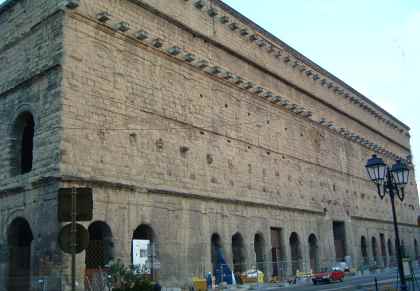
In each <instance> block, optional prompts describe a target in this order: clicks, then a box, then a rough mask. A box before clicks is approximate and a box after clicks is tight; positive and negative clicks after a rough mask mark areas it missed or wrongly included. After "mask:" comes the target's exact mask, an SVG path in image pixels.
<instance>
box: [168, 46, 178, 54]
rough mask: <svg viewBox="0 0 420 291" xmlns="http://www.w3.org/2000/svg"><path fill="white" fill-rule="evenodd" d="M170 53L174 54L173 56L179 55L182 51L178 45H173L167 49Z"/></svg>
mask: <svg viewBox="0 0 420 291" xmlns="http://www.w3.org/2000/svg"><path fill="white" fill-rule="evenodd" d="M167 52H168V54H170V55H172V56H177V55H179V54H180V53H181V48H179V47H177V46H173V47H170V48H168V50H167Z"/></svg>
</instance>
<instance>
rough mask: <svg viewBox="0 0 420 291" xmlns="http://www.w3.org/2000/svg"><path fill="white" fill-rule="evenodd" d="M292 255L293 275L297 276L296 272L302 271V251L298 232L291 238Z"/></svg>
mask: <svg viewBox="0 0 420 291" xmlns="http://www.w3.org/2000/svg"><path fill="white" fill-rule="evenodd" d="M289 245H290V254H291V256H290V257H291V259H292V274H296V271H298V270H302V251H301V247H300V240H299V236H298V234H297V233H296V232H293V233H292V234H291V235H290V238H289Z"/></svg>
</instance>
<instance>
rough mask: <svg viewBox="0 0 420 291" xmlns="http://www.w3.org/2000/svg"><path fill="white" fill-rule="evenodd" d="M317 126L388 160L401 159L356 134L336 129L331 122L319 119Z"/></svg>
mask: <svg viewBox="0 0 420 291" xmlns="http://www.w3.org/2000/svg"><path fill="white" fill-rule="evenodd" d="M318 122H319V124H321V125H323V126H325V127H327V128H329V129H330V130H332V131H334V132H336V133H338V134H339V135H341V136H343V137H344V138H347V139H349V140H351V141H353V142H356V143H359V144H361V145H362V146H365V147H367V148H368V149H370V150H372V151H374V152H377V153H379V154H381V155H383V156H385V157H388V158H390V159H394V160H396V159H401V157H399V156H398V155H396V154H394V153H392V152H391V151H389V150H387V149H386V148H385V147H383V146H381V145H378V144H376V143H374V142H371V141H369V140H368V139H366V138H364V137H362V136H360V135H358V134H357V133H354V132H351V131H350V130H348V129H346V128H343V127H340V128H338V127H337V126H336V125H335V124H334V122H333V121H328V120H327V119H325V118H321V119H320V120H319V121H318Z"/></svg>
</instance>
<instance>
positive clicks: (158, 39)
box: [152, 38, 163, 48]
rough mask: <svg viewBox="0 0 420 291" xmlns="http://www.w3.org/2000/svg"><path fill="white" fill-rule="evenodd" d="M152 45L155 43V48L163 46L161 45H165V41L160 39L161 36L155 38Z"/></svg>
mask: <svg viewBox="0 0 420 291" xmlns="http://www.w3.org/2000/svg"><path fill="white" fill-rule="evenodd" d="M152 45H153V46H154V47H155V48H161V47H162V46H163V41H162V39H160V38H155V39H154V40H153V41H152Z"/></svg>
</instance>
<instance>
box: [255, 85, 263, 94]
mask: <svg viewBox="0 0 420 291" xmlns="http://www.w3.org/2000/svg"><path fill="white" fill-rule="evenodd" d="M262 92H264V88H263V87H260V86H257V87H255V90H254V93H255V94H260V93H262Z"/></svg>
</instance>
